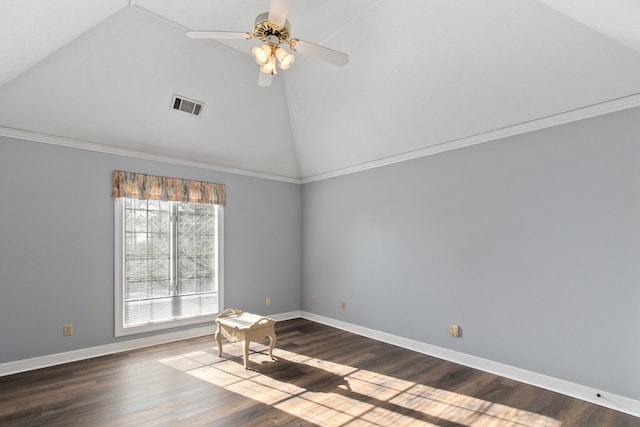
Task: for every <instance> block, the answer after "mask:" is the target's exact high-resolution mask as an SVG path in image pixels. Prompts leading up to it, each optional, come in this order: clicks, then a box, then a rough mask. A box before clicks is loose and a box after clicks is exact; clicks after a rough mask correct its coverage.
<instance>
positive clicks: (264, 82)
mask: <svg viewBox="0 0 640 427" xmlns="http://www.w3.org/2000/svg"><path fill="white" fill-rule="evenodd" d="M271 82H273V74H267V73H263V72H262V71H260V70H258V86H260V87H267V86H271Z"/></svg>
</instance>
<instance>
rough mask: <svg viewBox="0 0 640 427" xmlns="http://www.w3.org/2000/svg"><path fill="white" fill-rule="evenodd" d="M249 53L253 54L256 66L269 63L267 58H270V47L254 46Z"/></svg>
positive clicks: (265, 45)
mask: <svg viewBox="0 0 640 427" xmlns="http://www.w3.org/2000/svg"><path fill="white" fill-rule="evenodd" d="M251 53H253V57H254V58H255V59H256V62H257V63H258V64H260V65H266V64H267V63H269V58H270V57H271V46H269V45H268V44H264V45H262V46H256V47H254V48H253V49H252V50H251Z"/></svg>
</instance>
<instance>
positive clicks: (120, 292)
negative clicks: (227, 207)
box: [113, 197, 224, 337]
mask: <svg viewBox="0 0 640 427" xmlns="http://www.w3.org/2000/svg"><path fill="white" fill-rule="evenodd" d="M113 200H114V236H115V241H114V257H115V259H114V266H115V268H114V270H115V280H114V282H115V286H114V288H115V289H114V331H115V332H114V334H115V336H116V337H121V336H127V335H135V334H141V333H145V332H153V331H161V330H166V329H172V328H177V327H181V326H189V325H196V324H200V323H212V322H214V321H215V319H216V316H217V315H218V313H219V312H220V311H221V310H222V309H223V307H224V268H223V266H224V206H222V205H216V231H217V233H216V234H217V239H216V242H217V246H216V256H215V261H214V262H215V263H216V271H217V281H218V283H217V285H218V292H217V293H218V295H217V297H218V312H216V313H212V314H207V315H201V316H193V317H189V318H184V319H177V320H167V321H163V322H156V323H149V324H145V325H139V326H129V327H125V326H124V283H125V278H124V273H125V272H124V255H125V230H124V225H125V219H124V216H125V209H124V198H120V197H115V198H114V199H113Z"/></svg>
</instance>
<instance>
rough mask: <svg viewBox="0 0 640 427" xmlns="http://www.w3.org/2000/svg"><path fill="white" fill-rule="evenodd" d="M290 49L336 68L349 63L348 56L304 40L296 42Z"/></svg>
mask: <svg viewBox="0 0 640 427" xmlns="http://www.w3.org/2000/svg"><path fill="white" fill-rule="evenodd" d="M292 48H293V49H294V50H297V51H298V52H300V53H304V54H309V55H313V56H315V57H316V58H318V59H322V60H323V61H326V62H329V63H331V64H333V65H337V66H338V67H344V66H345V65H347V64H348V63H349V55H347V54H346V53H344V52H340V51H337V50H333V49H329V48H328V47H324V46H320V45H319V44H315V43H311V42H306V41H304V40H296V41H295V43H294V44H293V47H292Z"/></svg>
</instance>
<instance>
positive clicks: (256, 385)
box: [0, 319, 640, 427]
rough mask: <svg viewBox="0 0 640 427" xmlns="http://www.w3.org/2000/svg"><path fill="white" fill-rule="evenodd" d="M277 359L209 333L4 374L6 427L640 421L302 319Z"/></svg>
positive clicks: (282, 340)
mask: <svg viewBox="0 0 640 427" xmlns="http://www.w3.org/2000/svg"><path fill="white" fill-rule="evenodd" d="M276 332H277V335H278V343H277V345H276V349H275V350H274V356H276V357H277V359H278V360H277V361H272V360H270V359H269V358H268V357H267V356H266V347H265V346H264V345H260V344H252V350H253V352H252V354H251V356H250V364H249V367H250V369H249V370H246V371H245V370H244V369H243V365H242V356H241V355H242V349H241V347H240V346H239V345H237V344H229V343H225V346H224V355H223V356H224V357H222V358H219V357H217V348H216V344H215V341H214V339H213V337H212V336H208V337H201V338H196V339H190V340H185V341H180V342H176V343H171V344H167V345H161V346H155V347H149V348H146V349H142V350H136V351H130V352H126V353H120V354H115V355H110V356H104V357H99V358H95V359H90V360H85V361H81V362H75V363H69V364H65V365H61V366H55V367H51V368H46V369H40V370H36V371H31V372H25V373H21V374H16V375H11V376H6V377H2V378H0V425H2V426H62V425H65V426H66V425H71V426H200V425H211V426H217V425H220V426H249V425H250V426H271V425H282V426H306V425H319V426H343V425H348V426H376V425H377V426H402V425H407V426H409V425H410V426H414V425H436V426H551V427H554V426H558V427H559V426H598V427H600V426H615V427H621V426H640V419H639V418H636V417H632V416H630V415H626V414H623V413H619V412H616V411H613V410H609V409H606V408H602V407H600V406H597V405H593V404H590V403H587V402H583V401H580V400H577V399H572V398H569V397H567V396H564V395H560V394H556V393H553V392H550V391H547V390H543V389H539V388H536V387H533V386H529V385H526V384H522V383H518V382H516V381H512V380H509V379H505V378H502V377H498V376H495V375H491V374H488V373H485V372H481V371H477V370H474V369H471V368H467V367H464V366H460V365H456V364H454V363H450V362H446V361H443V360H440V359H436V358H433V357H429V356H425V355H423V354H420V353H415V352H412V351H409V350H405V349H402V348H399V347H395V346H392V345H389V344H385V343H381V342H378V341H375V340H371V339H368V338H364V337H361V336H358V335H353V334H350V333H348V332H344V331H341V330H338V329H334V328H331V327H327V326H324V325H320V324H317V323H314V322H310V321H307V320H302V319H296V320H289V321H285V322H278V324H277V326H276Z"/></svg>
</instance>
